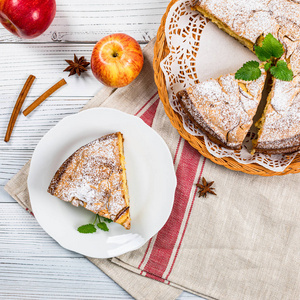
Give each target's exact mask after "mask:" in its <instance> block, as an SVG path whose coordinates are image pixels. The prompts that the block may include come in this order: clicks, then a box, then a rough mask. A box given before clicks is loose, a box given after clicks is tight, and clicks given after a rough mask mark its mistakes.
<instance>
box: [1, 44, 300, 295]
mask: <svg viewBox="0 0 300 300" xmlns="http://www.w3.org/2000/svg"><path fill="white" fill-rule="evenodd" d="M153 46H154V41H152V42H150V43H149V45H148V46H147V47H146V48H145V49H144V56H145V65H144V68H143V71H142V73H141V74H140V76H139V77H138V78H137V79H136V80H135V81H134V82H133V83H132V84H131V85H130V86H128V87H126V88H122V89H117V90H112V89H109V88H104V89H102V90H101V91H100V93H99V94H98V95H97V96H95V97H94V98H93V99H92V100H91V101H90V102H89V103H88V104H87V105H86V107H85V108H84V109H88V108H92V107H98V106H101V107H111V108H116V109H119V110H122V111H124V112H127V113H130V114H133V115H136V116H138V117H140V118H141V119H143V120H144V121H145V122H146V123H147V124H148V125H149V126H152V127H153V128H154V129H155V130H156V131H157V132H158V133H159V134H160V135H161V136H162V137H163V138H164V140H165V141H166V143H167V145H168V146H169V149H170V151H171V154H172V156H173V160H174V166H175V171H176V176H177V180H178V185H177V188H176V193H175V201H174V206H173V210H172V212H171V215H170V217H169V219H168V221H167V223H166V224H165V226H164V227H163V228H162V229H161V230H160V231H159V233H158V234H157V235H155V236H154V237H152V238H151V239H150V240H149V241H148V242H147V243H146V244H145V245H144V246H143V247H141V248H140V249H138V250H135V251H133V252H130V253H127V254H124V255H122V256H119V257H116V258H113V259H104V260H101V259H94V258H88V259H89V260H90V261H91V262H93V263H94V264H95V265H96V266H98V267H99V268H100V269H101V270H102V271H104V272H105V273H106V274H107V275H108V276H110V277H111V278H112V279H113V280H115V281H116V282H117V283H118V284H119V285H120V286H122V287H123V288H124V289H125V290H126V291H127V292H128V293H130V294H131V295H132V296H133V297H134V298H136V299H147V300H148V299H149V300H151V299H163V300H167V299H175V298H176V297H177V296H178V295H179V294H180V293H181V291H182V290H186V291H189V292H192V293H195V294H197V295H200V296H203V297H205V298H207V299H228V300H235V299H236V300H241V299H245V300H247V299H249V300H250V299H251V300H253V299H254V300H255V299H300V298H299V295H300V275H299V274H300V273H299V269H300V251H299V249H300V220H299V217H298V216H299V211H300V201H299V199H298V197H299V195H300V184H299V182H300V174H296V175H286V176H284V177H276V176H275V177H272V178H263V177H259V176H251V175H247V174H243V173H239V172H234V171H230V170H228V169H226V168H224V167H221V166H218V165H216V164H213V163H212V162H210V161H209V160H206V159H205V158H204V157H203V156H201V155H200V154H199V153H198V152H197V151H196V150H195V149H193V148H192V147H191V146H190V145H189V144H188V143H187V142H186V141H185V140H183V139H182V138H181V137H180V136H179V134H178V133H177V131H176V130H175V129H174V128H173V127H172V126H171V124H170V121H169V119H168V118H167V116H166V114H165V113H164V109H163V106H162V104H161V102H160V101H159V97H158V93H157V89H156V86H155V83H154V80H153V69H152V59H153ZM28 170H29V163H27V164H26V165H25V166H24V167H23V169H22V170H21V171H20V172H19V173H18V174H17V175H15V176H14V177H13V178H12V179H11V180H10V181H9V182H8V184H7V185H6V187H5V188H6V190H7V191H8V192H9V193H10V195H12V197H13V198H14V199H16V200H17V201H18V202H19V203H20V204H21V205H22V206H23V207H24V208H26V209H27V210H28V211H30V212H31V206H30V199H29V196H28V191H27V185H26V180H27V176H28ZM202 176H204V177H205V178H206V179H207V180H208V181H215V188H216V189H215V191H216V193H217V194H218V195H217V196H214V195H208V197H207V198H203V197H202V198H199V197H198V194H197V188H196V184H197V183H199V181H200V178H201V177H202ZM153 279H154V280H153Z"/></svg>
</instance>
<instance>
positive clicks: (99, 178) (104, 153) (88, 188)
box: [48, 133, 128, 220]
mask: <svg viewBox="0 0 300 300" xmlns="http://www.w3.org/2000/svg"><path fill="white" fill-rule="evenodd" d="M119 134H121V133H113V134H109V135H106V136H103V137H101V138H99V139H97V140H95V141H92V142H90V143H88V144H87V145H85V146H83V147H81V148H80V149H78V150H77V151H76V152H74V153H73V154H72V155H71V156H70V157H69V158H68V159H67V160H66V161H65V162H64V163H63V165H62V166H61V167H60V168H59V170H58V171H57V172H56V174H55V176H54V177H53V179H52V181H51V183H50V186H49V188H48V192H49V193H50V194H52V195H54V196H57V197H58V198H60V199H61V200H64V201H67V202H71V203H72V204H73V205H74V206H78V205H81V206H84V207H85V208H86V209H88V210H90V211H92V212H94V213H96V214H100V215H101V216H103V217H106V218H110V219H112V220H116V219H117V218H118V217H119V216H118V214H119V213H120V212H121V211H123V212H124V210H125V209H126V208H127V207H128V205H127V203H126V201H125V198H124V195H123V193H124V191H123V179H122V172H123V170H122V167H121V161H120V160H121V153H120V148H119V145H118V143H119V141H118V140H119V139H118V135H119Z"/></svg>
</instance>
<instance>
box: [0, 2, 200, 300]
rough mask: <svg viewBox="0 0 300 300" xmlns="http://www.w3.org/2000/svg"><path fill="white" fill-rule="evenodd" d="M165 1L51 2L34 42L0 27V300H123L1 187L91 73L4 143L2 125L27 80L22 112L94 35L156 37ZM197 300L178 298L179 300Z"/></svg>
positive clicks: (81, 94)
mask: <svg viewBox="0 0 300 300" xmlns="http://www.w3.org/2000/svg"><path fill="white" fill-rule="evenodd" d="M168 2H169V0H139V1H137V0H126V1H124V0H114V1H111V0H85V1H82V0H57V13H56V17H55V19H54V22H53V23H52V25H51V26H50V28H49V29H48V30H47V31H46V32H45V33H44V34H43V35H42V36H40V37H38V38H36V39H34V40H21V39H19V38H17V37H15V36H14V35H12V34H10V33H9V32H8V31H6V30H5V29H4V28H3V27H2V26H1V25H0V59H1V64H0V299H92V298H93V299H131V297H130V296H129V295H128V294H127V293H126V292H125V291H124V290H123V289H122V288H120V287H119V286H118V285H117V284H116V283H114V282H113V281H112V280H111V279H110V278H109V277H107V276H106V275H105V274H104V273H102V271H100V270H99V269H98V268H97V267H95V266H94V265H93V264H91V263H90V262H89V261H88V260H86V259H85V258H84V257H83V256H82V255H79V254H76V253H73V252H70V251H68V250H65V249H63V248H62V247H61V246H59V245H58V244H57V243H56V242H55V241H54V240H52V238H50V237H49V236H48V235H47V234H46V233H45V232H44V231H43V229H42V228H41V227H40V226H39V225H38V224H37V222H36V220H35V219H34V218H33V217H32V216H31V215H30V214H28V213H27V212H26V211H25V210H23V209H22V208H21V207H20V206H19V204H17V203H16V202H15V201H14V200H13V199H12V198H11V197H10V196H9V195H8V194H7V193H6V192H5V191H4V189H3V187H4V185H5V184H6V182H7V181H8V180H9V179H10V178H11V177H12V176H13V175H14V174H16V173H17V172H18V170H19V169H20V168H21V167H22V166H23V165H24V164H25V163H26V161H27V160H29V159H30V157H31V155H32V152H33V150H34V148H35V146H36V145H37V143H38V141H39V140H40V139H41V137H42V136H43V135H44V134H45V133H46V132H47V131H48V130H49V129H50V128H51V127H53V126H54V125H55V124H56V123H57V122H58V121H59V120H61V119H62V118H63V117H65V116H67V115H70V114H74V113H76V112H78V111H79V110H80V108H82V106H83V105H84V104H85V103H86V102H87V101H88V100H89V99H90V98H91V97H92V96H94V95H95V94H96V93H97V92H98V91H99V90H100V89H101V88H102V86H101V84H100V83H99V82H98V81H97V80H96V79H94V77H93V75H92V73H91V71H89V72H88V73H85V76H84V77H83V78H78V77H77V76H72V77H68V79H67V82H68V85H67V86H64V87H63V88H61V89H60V90H59V91H58V92H57V93H56V94H55V95H54V96H53V97H51V98H49V99H48V100H46V101H45V102H44V103H43V104H42V105H41V106H39V107H38V108H37V109H36V111H34V112H33V113H32V114H30V116H29V117H27V118H25V117H24V116H23V115H20V116H19V118H18V120H17V123H16V126H15V129H14V131H13V134H12V137H11V141H10V142H9V143H7V144H6V143H4V141H3V139H4V135H5V131H6V126H7V124H8V122H9V118H10V115H11V112H12V109H13V106H14V104H15V101H16V99H17V96H18V94H19V92H20V90H21V88H22V85H23V84H24V82H25V80H26V78H27V76H28V75H29V74H33V75H35V76H36V77H37V79H36V80H35V82H34V84H33V87H32V89H31V90H30V93H29V95H28V97H27V99H26V102H25V103H24V105H23V108H25V107H27V106H28V105H29V104H30V103H31V102H32V101H33V100H35V99H36V98H37V97H38V96H39V95H41V94H42V93H43V92H44V91H45V90H46V89H48V88H49V87H50V86H52V85H53V84H54V83H55V82H57V81H58V80H59V79H61V78H67V76H68V74H67V73H66V72H65V73H63V72H62V71H63V70H64V68H66V67H67V64H66V63H65V61H64V60H65V59H73V54H74V53H76V54H77V55H78V56H82V55H84V56H85V57H86V58H87V59H88V60H89V59H90V55H91V52H92V49H93V46H94V44H95V43H96V42H97V41H98V40H99V39H100V38H102V37H104V36H106V35H108V34H111V33H115V32H124V33H127V34H129V35H131V36H132V37H134V38H135V39H136V40H137V41H138V42H139V43H140V44H141V46H142V47H143V45H145V44H147V43H148V42H149V41H150V40H151V39H152V38H153V37H155V35H156V31H157V29H158V27H159V24H160V19H161V17H162V15H163V14H164V12H165V10H166V7H167V5H168ZM191 298H197V299H201V298H199V297H196V296H194V295H191V294H188V293H183V294H182V295H181V296H180V299H191Z"/></svg>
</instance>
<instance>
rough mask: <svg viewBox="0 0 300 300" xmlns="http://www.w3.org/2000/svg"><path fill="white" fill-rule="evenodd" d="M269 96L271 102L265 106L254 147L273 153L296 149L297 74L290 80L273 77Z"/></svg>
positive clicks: (299, 140) (299, 135) (299, 121)
mask: <svg viewBox="0 0 300 300" xmlns="http://www.w3.org/2000/svg"><path fill="white" fill-rule="evenodd" d="M270 97H271V103H270V105H268V107H267V111H266V114H265V122H264V124H263V127H262V130H261V133H260V137H259V139H258V143H257V146H256V148H258V150H259V149H268V150H273V152H274V153H280V152H293V151H296V150H298V148H299V146H300V78H299V76H297V77H295V78H294V79H293V81H291V82H286V81H280V80H278V79H274V82H273V88H272V91H271V94H270ZM274 150H278V151H274ZM280 150H282V151H280ZM283 150H286V151H283Z"/></svg>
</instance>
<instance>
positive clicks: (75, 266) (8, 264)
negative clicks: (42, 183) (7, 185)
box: [0, 203, 201, 299]
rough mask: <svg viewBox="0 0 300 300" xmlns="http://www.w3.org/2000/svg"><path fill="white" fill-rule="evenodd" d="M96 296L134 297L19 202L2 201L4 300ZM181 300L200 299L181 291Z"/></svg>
mask: <svg viewBox="0 0 300 300" xmlns="http://www.w3.org/2000/svg"><path fill="white" fill-rule="evenodd" d="M1 287H2V288H1ZM3 287H5V288H3ZM92 297H96V299H98V298H99V297H100V298H101V299H132V298H131V297H130V296H129V295H128V294H127V293H126V292H125V291H123V290H122V289H121V288H120V287H119V286H118V285H117V284H115V283H114V282H113V281H112V280H111V279H110V278H109V277H107V276H106V275H105V274H104V273H103V272H102V271H101V270H99V269H98V268H97V267H95V266H94V265H93V264H91V263H90V262H88V260H86V259H85V258H84V257H83V256H82V255H80V254H77V253H73V252H71V251H68V250H66V249H64V248H62V247H61V246H60V245H59V244H57V243H56V242H55V241H54V240H53V239H52V238H50V237H49V236H48V235H47V234H46V233H45V232H44V230H43V229H42V228H41V227H40V226H39V224H38V223H37V221H36V220H35V218H34V217H32V216H31V215H30V214H29V213H27V212H26V211H25V210H24V209H23V208H21V207H20V206H19V205H18V204H17V203H0V299H2V298H3V299H74V298H76V299H91V298H92ZM179 299H201V298H199V297H196V296H194V295H191V294H189V293H183V294H182V295H181V296H180V298H179Z"/></svg>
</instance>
